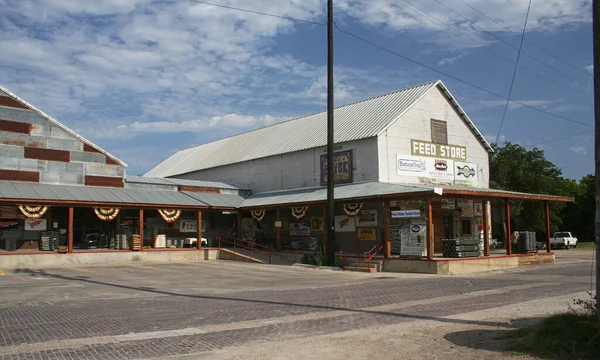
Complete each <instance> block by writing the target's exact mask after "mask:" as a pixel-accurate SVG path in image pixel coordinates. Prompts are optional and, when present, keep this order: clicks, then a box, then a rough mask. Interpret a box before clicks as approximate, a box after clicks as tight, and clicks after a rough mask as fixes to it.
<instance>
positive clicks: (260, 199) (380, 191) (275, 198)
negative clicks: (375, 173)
mask: <svg viewBox="0 0 600 360" xmlns="http://www.w3.org/2000/svg"><path fill="white" fill-rule="evenodd" d="M420 192H422V193H433V189H432V188H429V187H423V186H419V185H408V184H392V183H382V182H363V183H354V184H346V185H337V186H336V187H335V199H336V200H344V199H356V198H369V197H375V196H379V195H391V194H408V193H420ZM326 200H327V187H313V188H302V189H292V190H280V191H269V192H264V193H259V194H255V195H251V196H250V197H248V198H247V199H246V200H244V201H243V202H242V204H241V205H240V208H250V207H252V208H254V207H261V206H270V205H283V204H295V203H309V202H318V201H326Z"/></svg>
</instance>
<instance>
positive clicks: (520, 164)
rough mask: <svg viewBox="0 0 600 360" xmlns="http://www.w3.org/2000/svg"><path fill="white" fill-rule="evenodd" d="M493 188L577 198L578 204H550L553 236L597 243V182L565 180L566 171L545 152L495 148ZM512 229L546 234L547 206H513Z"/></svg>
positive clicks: (522, 203) (508, 144) (589, 178)
mask: <svg viewBox="0 0 600 360" xmlns="http://www.w3.org/2000/svg"><path fill="white" fill-rule="evenodd" d="M492 146H493V148H494V153H492V154H491V155H490V187H492V188H497V189H502V190H508V191H518V192H525V193H536V194H548V195H560V196H568V197H573V198H574V199H575V202H574V203H566V204H564V203H550V219H551V232H552V233H554V232H555V231H560V230H563V231H571V232H573V233H574V234H575V236H577V238H578V239H579V240H580V241H593V239H594V216H595V203H594V198H595V193H596V180H595V179H596V178H595V176H594V175H586V176H584V177H583V178H581V179H579V180H573V179H568V178H565V177H564V176H563V174H562V171H561V170H560V169H559V168H558V167H556V165H554V164H553V163H552V162H550V161H548V160H547V159H546V157H545V156H544V151H543V150H540V149H537V148H534V149H532V150H527V149H525V148H524V147H523V146H521V145H518V144H513V143H511V142H506V143H504V145H503V146H498V145H497V144H493V145H492ZM512 207H513V210H512V211H511V228H513V229H515V230H522V231H535V232H536V233H537V234H538V238H539V236H541V235H543V234H545V233H546V217H545V208H544V204H543V202H541V201H518V202H516V203H513V205H512Z"/></svg>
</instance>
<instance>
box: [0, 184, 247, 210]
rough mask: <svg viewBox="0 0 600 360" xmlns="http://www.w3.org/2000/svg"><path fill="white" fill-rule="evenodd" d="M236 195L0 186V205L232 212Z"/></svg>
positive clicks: (236, 199)
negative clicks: (160, 208) (121, 207)
mask: <svg viewBox="0 0 600 360" xmlns="http://www.w3.org/2000/svg"><path fill="white" fill-rule="evenodd" d="M243 200H244V198H243V197H242V196H239V195H231V194H218V193H202V192H187V191H182V192H180V191H169V190H139V189H120V188H103V187H89V186H88V187H84V186H69V185H47V184H37V183H17V182H4V181H2V182H0V202H1V203H10V204H41V205H65V206H66V205H71V206H72V205H82V206H115V205H118V206H131V207H140V206H144V207H156V208H159V207H162V208H164V207H165V206H168V207H170V208H177V209H186V208H187V209H200V208H205V209H206V208H216V209H234V208H236V207H237V206H239V205H240V204H241V203H242V201H243Z"/></svg>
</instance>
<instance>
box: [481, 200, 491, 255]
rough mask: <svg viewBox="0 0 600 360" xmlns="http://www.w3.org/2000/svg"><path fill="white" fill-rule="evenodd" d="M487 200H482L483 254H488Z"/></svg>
mask: <svg viewBox="0 0 600 360" xmlns="http://www.w3.org/2000/svg"><path fill="white" fill-rule="evenodd" d="M488 222H489V217H488V202H487V201H484V202H483V256H490V232H489V231H488Z"/></svg>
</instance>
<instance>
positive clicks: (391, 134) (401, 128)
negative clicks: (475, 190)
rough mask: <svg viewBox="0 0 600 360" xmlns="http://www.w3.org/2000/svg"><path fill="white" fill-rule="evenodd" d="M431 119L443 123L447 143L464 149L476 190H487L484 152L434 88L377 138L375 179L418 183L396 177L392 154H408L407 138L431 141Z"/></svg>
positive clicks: (454, 111)
mask: <svg viewBox="0 0 600 360" xmlns="http://www.w3.org/2000/svg"><path fill="white" fill-rule="evenodd" d="M431 119H435V120H442V121H446V122H447V132H448V144H452V145H461V146H465V147H466V148H467V161H466V162H468V163H475V164H477V171H478V174H477V176H478V181H479V187H481V188H488V187H489V165H488V162H489V158H488V151H487V149H486V147H485V146H484V145H483V144H482V143H481V141H480V140H479V139H478V138H477V137H476V136H475V134H473V131H472V130H471V129H470V128H469V127H468V126H467V124H465V121H464V120H463V118H462V117H460V116H459V115H458V114H457V112H456V110H455V108H454V107H453V106H452V105H451V103H450V102H449V101H448V99H447V98H446V97H445V96H444V95H443V94H442V92H441V91H440V90H439V89H438V88H434V89H432V90H431V91H429V92H428V93H427V94H426V95H425V96H424V97H423V98H422V99H421V100H419V101H418V102H417V103H416V104H414V105H413V106H412V107H411V109H410V110H408V111H407V112H406V113H405V114H404V115H402V116H401V117H400V118H399V119H398V120H396V121H395V122H394V123H393V124H392V125H391V126H390V127H389V128H388V129H387V130H386V131H384V132H383V133H382V134H381V135H380V136H379V144H378V148H379V164H380V168H379V180H380V181H385V182H397V183H419V181H416V179H415V178H407V177H402V176H399V175H397V171H396V169H397V164H396V161H397V159H396V154H403V155H410V154H411V139H415V140H422V141H427V142H431Z"/></svg>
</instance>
